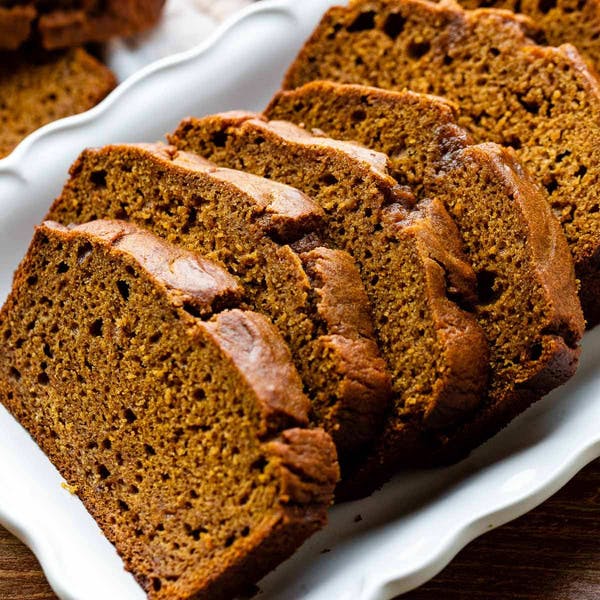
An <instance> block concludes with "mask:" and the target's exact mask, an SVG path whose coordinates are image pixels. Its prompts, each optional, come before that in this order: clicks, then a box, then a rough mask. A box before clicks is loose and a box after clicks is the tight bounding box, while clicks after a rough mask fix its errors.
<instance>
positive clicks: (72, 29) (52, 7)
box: [0, 0, 165, 50]
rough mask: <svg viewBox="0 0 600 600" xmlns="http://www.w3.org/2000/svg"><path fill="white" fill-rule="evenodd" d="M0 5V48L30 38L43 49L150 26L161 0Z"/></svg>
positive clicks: (72, 0)
mask: <svg viewBox="0 0 600 600" xmlns="http://www.w3.org/2000/svg"><path fill="white" fill-rule="evenodd" d="M9 4H17V6H11V7H8V8H0V33H2V31H3V30H4V29H6V30H7V32H8V33H9V35H7V37H6V38H5V37H0V48H4V49H8V50H14V49H16V48H18V47H19V46H20V45H21V44H22V43H23V42H25V41H27V40H28V39H34V41H35V42H36V43H39V44H41V46H43V47H44V48H45V49H46V50H56V49H59V48H71V47H73V46H80V45H81V44H87V43H90V42H105V41H107V40H109V39H111V38H113V37H117V36H127V35H133V34H134V33H139V32H141V31H144V30H146V29H148V28H150V27H152V26H153V25H154V24H155V23H156V22H157V21H158V19H159V17H160V15H161V12H162V8H163V6H164V4H165V0H60V1H59V0H49V1H46V0H44V1H43V2H42V1H39V0H34V1H20V2H9Z"/></svg>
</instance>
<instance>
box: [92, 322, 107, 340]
mask: <svg viewBox="0 0 600 600" xmlns="http://www.w3.org/2000/svg"><path fill="white" fill-rule="evenodd" d="M103 325H104V322H103V321H102V319H96V320H95V321H94V322H93V323H92V324H91V325H90V335H93V336H94V337H101V336H102V326H103Z"/></svg>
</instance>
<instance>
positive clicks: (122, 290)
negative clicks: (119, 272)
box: [117, 279, 129, 302]
mask: <svg viewBox="0 0 600 600" xmlns="http://www.w3.org/2000/svg"><path fill="white" fill-rule="evenodd" d="M117 289H118V290H119V294H121V298H123V300H125V302H127V301H128V300H129V284H128V283H127V282H126V281H123V280H122V279H120V280H119V281H117Z"/></svg>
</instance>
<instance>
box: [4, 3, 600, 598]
mask: <svg viewBox="0 0 600 600" xmlns="http://www.w3.org/2000/svg"><path fill="white" fill-rule="evenodd" d="M317 4H319V5H320V7H321V9H322V8H323V7H324V5H326V0H325V1H323V0H321V1H320V2H308V1H307V2H294V1H293V0H265V1H264V2H261V3H260V4H256V5H253V6H249V7H247V8H246V9H244V10H242V11H240V13H239V14H237V15H235V16H234V17H233V18H231V19H229V20H228V21H226V22H225V23H224V24H223V25H221V26H220V27H219V28H218V29H217V30H216V31H215V33H214V34H213V35H211V36H210V37H209V38H208V39H207V40H206V41H205V42H204V43H202V44H200V45H199V46H197V47H196V48H194V49H192V50H189V51H186V52H182V53H178V54H175V55H173V56H169V57H166V58H164V59H161V60H159V61H156V62H155V63H152V64H151V65H148V66H147V67H144V68H143V69H141V70H140V71H139V72H138V73H136V74H134V75H132V76H131V77H129V78H128V79H127V80H126V81H124V82H123V83H122V84H120V85H119V86H118V87H117V88H116V89H115V90H114V91H113V92H112V93H111V94H109V96H108V97H107V98H106V99H105V100H103V101H102V102H101V103H100V104H99V105H98V106H96V107H94V108H93V109H91V110H89V111H87V112H85V113H81V114H78V115H75V116H72V117H67V118H65V119H61V120H59V121H55V122H53V123H50V124H48V125H45V126H44V127H42V128H40V129H38V130H36V131H35V132H33V133H32V134H30V135H29V136H27V137H26V138H25V139H24V140H23V141H22V142H21V143H20V144H19V145H18V146H17V147H16V148H15V150H14V151H13V152H12V153H11V154H9V155H8V156H7V157H5V158H4V159H2V160H0V176H2V175H7V176H11V175H12V176H16V177H18V178H19V179H21V178H23V177H24V176H23V173H22V170H21V168H22V165H23V162H24V161H25V160H26V159H27V154H28V152H29V151H30V149H31V148H32V147H33V146H34V145H35V144H36V143H37V142H38V141H39V140H41V139H43V138H44V137H46V136H48V135H50V134H55V133H57V132H60V131H67V130H70V129H73V128H77V127H80V126H81V125H83V124H86V123H91V122H93V121H96V120H97V119H99V118H100V117H101V116H104V115H105V114H106V113H110V112H111V111H116V110H119V109H120V107H121V106H122V105H123V102H124V101H125V100H126V98H127V95H128V93H129V91H130V90H132V89H134V88H135V87H136V86H137V85H138V84H139V83H140V82H141V81H145V80H147V79H148V78H154V77H158V76H160V73H161V72H163V71H165V70H167V69H169V68H171V67H173V66H177V65H181V64H182V63H185V62H188V61H190V62H195V61H201V60H202V56H203V55H204V54H205V53H206V52H207V51H208V50H211V49H214V47H215V46H218V45H219V44H220V43H221V42H222V41H223V39H224V38H225V35H226V33H227V31H228V30H229V29H231V28H232V27H234V26H235V25H236V24H237V23H238V22H240V21H241V20H243V19H246V18H248V17H249V16H251V15H255V14H256V13H268V12H270V11H283V12H285V13H287V14H289V15H290V16H293V17H294V18H297V19H303V18H305V17H306V15H309V14H312V13H314V10H315V6H316V5H317ZM311 11H312V13H311ZM599 456H600V433H599V435H598V437H597V438H595V439H588V440H586V441H585V443H582V445H581V446H580V447H578V448H577V449H576V450H574V451H573V452H571V453H570V455H569V456H568V458H565V459H562V460H561V461H560V464H558V465H556V467H555V469H554V470H553V471H552V473H551V474H550V473H549V474H548V475H547V476H546V478H545V479H544V480H543V481H537V482H535V484H534V485H531V486H525V487H524V488H523V489H522V490H521V491H520V495H519V496H518V497H517V498H513V499H512V500H511V501H508V502H506V501H498V502H497V503H496V504H494V505H491V506H490V507H489V509H488V510H486V511H485V512H483V513H480V514H477V515H476V516H475V517H474V518H473V519H470V520H468V519H466V520H463V521H460V522H457V523H456V524H455V526H454V527H453V528H452V529H451V531H448V532H446V535H445V536H444V540H445V541H444V543H442V544H440V546H439V547H438V549H437V552H436V553H435V555H434V556H430V557H428V558H427V559H426V560H423V561H422V562H421V563H420V564H418V565H414V566H413V567H412V568H411V570H410V571H409V572H405V573H403V574H402V576H401V577H400V576H399V575H398V574H397V573H394V568H393V566H392V567H390V570H389V571H388V572H379V573H378V574H377V576H376V577H367V578H366V579H365V581H364V582H363V583H364V587H363V589H362V590H360V592H359V594H360V598H361V600H388V599H389V598H391V597H393V596H394V595H397V594H400V593H403V592H406V591H409V590H410V589H414V588H415V587H418V586H419V585H422V584H423V583H424V582H426V581H427V580H429V579H430V578H432V577H434V576H435V575H436V574H437V573H438V572H439V571H441V570H442V569H443V568H444V567H445V566H446V565H447V564H448V563H449V562H450V561H451V560H452V558H453V557H454V556H455V555H456V554H457V553H458V552H459V551H460V550H461V549H462V548H463V547H464V546H465V545H466V544H468V543H469V542H470V541H471V540H473V539H474V538H476V537H478V536H479V535H482V534H483V533H485V532H487V531H490V530H491V529H492V528H495V527H497V526H500V525H502V524H504V523H506V522H508V521H510V520H512V519H515V518H517V517H519V516H521V515H523V514H524V513H525V512H527V511H529V510H531V509H532V508H534V507H535V506H537V505H539V504H541V503H542V502H544V501H545V500H546V499H547V498H549V497H550V496H551V495H552V494H554V493H555V492H556V491H558V490H559V489H560V488H561V487H562V486H563V485H565V483H567V482H568V481H569V480H570V479H571V478H572V477H573V476H574V475H575V474H576V473H577V472H578V471H579V470H580V469H581V468H583V467H584V466H585V465H586V464H587V463H588V462H591V461H592V460H594V459H595V458H598V457H599ZM0 521H1V522H2V524H3V525H4V526H5V527H7V528H8V529H9V530H10V531H11V532H12V533H14V534H15V535H17V537H19V538H20V539H21V540H23V541H24V542H25V543H26V544H27V545H28V546H29V547H30V548H31V549H32V551H33V552H34V554H35V555H36V557H37V558H38V560H39V562H40V564H41V566H42V569H43V570H44V573H45V574H46V577H47V579H48V581H49V583H50V585H51V586H52V588H53V589H54V591H55V592H56V593H57V594H58V595H61V594H63V597H67V596H65V595H64V594H65V592H64V587H63V584H62V583H61V581H62V579H63V576H62V571H63V569H64V565H62V563H61V562H60V560H59V559H58V557H57V556H56V553H55V552H54V550H53V544H52V539H51V536H50V535H49V534H48V532H47V531H46V530H45V528H44V527H43V525H42V524H38V523H36V522H35V519H34V520H32V521H29V520H28V522H27V523H24V522H23V521H22V520H19V519H18V518H11V516H10V515H9V514H7V513H6V511H2V512H1V513H0ZM490 523H493V526H491V525H490ZM32 525H33V527H32ZM396 570H397V569H396ZM78 600H80V599H78Z"/></svg>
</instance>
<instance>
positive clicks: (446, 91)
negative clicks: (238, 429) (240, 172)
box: [284, 0, 600, 326]
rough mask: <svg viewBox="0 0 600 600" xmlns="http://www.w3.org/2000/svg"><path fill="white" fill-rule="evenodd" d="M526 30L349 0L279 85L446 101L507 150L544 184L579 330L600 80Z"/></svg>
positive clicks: (431, 7) (496, 20)
mask: <svg viewBox="0 0 600 600" xmlns="http://www.w3.org/2000/svg"><path fill="white" fill-rule="evenodd" d="M534 30H535V25H534V23H532V22H531V21H530V20H529V19H528V18H526V17H524V16H522V15H514V14H512V13H509V12H508V11H502V10H493V9H489V10H483V9H481V10H475V11H468V10H464V9H462V8H461V7H460V6H459V5H457V4H456V3H454V2H452V1H451V0H446V1H444V2H442V3H440V4H434V3H431V2H427V1H426V0H354V1H353V2H351V4H350V6H349V7H348V8H346V7H336V8H332V9H331V10H329V11H328V12H327V13H326V14H325V16H324V17H323V20H322V21H321V23H320V24H319V26H318V27H317V29H316V30H315V32H314V33H313V35H312V36H311V38H310V39H309V40H308V42H307V43H306V45H305V47H304V48H303V50H302V51H301V52H300V54H299V56H298V58H297V59H296V61H295V62H294V63H293V65H292V66H291V68H290V70H289V72H288V74H287V77H286V79H285V83H284V86H285V87H286V88H294V87H298V86H300V85H302V84H304V83H307V82H309V81H313V80H317V79H331V80H334V81H337V82H341V83H359V84H365V85H375V86H378V87H381V88H385V89H393V90H398V91H401V90H403V89H404V88H410V89H412V90H414V91H416V92H425V93H432V94H437V95H440V96H445V97H447V98H448V99H450V100H452V101H454V102H456V104H457V106H458V107H459V109H460V112H459V117H458V122H459V124H460V125H462V126H464V127H465V128H466V129H468V130H469V132H470V133H471V134H472V135H473V137H474V139H475V141H492V142H497V143H499V144H502V145H506V146H512V147H513V148H514V150H515V152H516V153H517V155H518V156H519V158H520V159H521V161H522V162H523V164H524V165H525V167H526V168H527V169H528V170H529V171H530V172H531V174H532V175H534V176H536V177H537V179H538V180H539V181H540V182H541V183H542V184H543V186H544V187H545V188H546V193H547V197H548V201H549V202H550V204H551V206H552V208H553V210H554V213H555V215H556V216H557V217H558V218H559V220H560V222H561V224H562V226H563V229H564V231H565V234H566V237H567V240H568V242H569V246H570V248H571V251H572V253H573V256H574V259H575V265H576V273H577V276H578V278H579V279H580V281H581V290H580V298H581V303H582V306H583V310H584V314H585V317H586V319H587V321H588V325H589V326H593V325H594V324H596V323H597V322H598V321H600V193H599V192H598V190H599V189H600V85H599V83H598V81H597V79H596V77H595V74H594V73H592V72H591V71H590V69H589V68H588V67H587V65H586V63H585V61H584V60H583V59H582V58H581V56H580V55H579V54H578V53H577V51H576V50H575V48H574V47H572V46H569V45H564V46H561V47H559V48H555V47H544V46H540V45H538V44H536V43H535V42H534V41H533V40H532V39H531V38H530V37H528V35H529V34H530V33H532V32H533V31H534Z"/></svg>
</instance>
